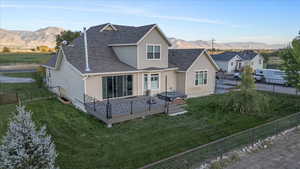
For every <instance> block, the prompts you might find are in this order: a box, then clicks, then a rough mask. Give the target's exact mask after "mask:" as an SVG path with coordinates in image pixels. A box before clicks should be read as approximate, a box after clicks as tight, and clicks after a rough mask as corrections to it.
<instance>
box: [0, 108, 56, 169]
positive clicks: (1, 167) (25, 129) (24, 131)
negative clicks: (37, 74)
mask: <svg viewBox="0 0 300 169" xmlns="http://www.w3.org/2000/svg"><path fill="white" fill-rule="evenodd" d="M31 114H32V113H31V112H30V111H26V110H25V107H24V106H17V114H16V115H15V116H14V117H13V118H12V120H11V122H10V124H9V127H8V131H7V133H6V136H4V138H3V142H2V143H3V144H2V145H1V146H0V169H57V168H56V167H55V159H56V157H57V153H56V151H55V145H54V143H53V142H52V141H51V137H50V136H49V135H47V134H46V127H45V126H44V127H42V128H41V129H40V130H37V128H36V126H35V124H34V122H33V121H32V119H31Z"/></svg>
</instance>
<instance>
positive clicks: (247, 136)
mask: <svg viewBox="0 0 300 169" xmlns="http://www.w3.org/2000/svg"><path fill="white" fill-rule="evenodd" d="M299 124H300V113H295V114H292V115H290V116H287V117H284V118H281V119H278V120H275V121H272V122H269V123H266V124H263V125H260V126H258V127H255V128H251V129H248V130H245V131H242V132H239V133H236V134H233V135H231V136H228V137H225V138H222V139H219V140H216V141H213V142H211V143H208V144H205V145H202V146H199V147H196V148H193V149H190V150H188V151H185V152H182V153H179V154H176V155H174V156H171V157H168V158H165V159H162V160H159V161H156V162H153V163H151V164H149V165H146V166H144V167H141V168H140V169H194V168H198V167H199V166H200V165H201V164H203V163H205V162H207V161H209V160H211V159H213V158H216V157H221V158H222V157H223V155H224V154H225V153H227V152H229V151H232V150H234V149H240V148H242V147H245V146H247V145H251V144H254V143H256V142H257V141H258V140H261V139H265V138H267V137H269V136H273V135H276V134H278V133H280V132H282V131H284V130H287V129H289V128H292V127H295V126H298V125H299Z"/></svg>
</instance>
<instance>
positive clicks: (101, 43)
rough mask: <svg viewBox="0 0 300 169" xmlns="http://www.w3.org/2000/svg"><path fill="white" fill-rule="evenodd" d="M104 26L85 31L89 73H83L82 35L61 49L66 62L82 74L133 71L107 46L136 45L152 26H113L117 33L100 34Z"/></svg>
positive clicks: (51, 61) (133, 69)
mask: <svg viewBox="0 0 300 169" xmlns="http://www.w3.org/2000/svg"><path fill="white" fill-rule="evenodd" d="M106 25H107V24H103V25H98V26H93V27H91V28H89V29H88V30H87V42H88V55H89V67H90V69H91V71H89V72H86V71H85V66H86V65H85V53H84V40H83V35H81V36H80V37H78V38H76V39H75V40H74V41H73V42H72V43H71V44H70V45H68V46H63V47H62V49H63V52H64V54H65V56H66V58H67V60H68V61H69V62H70V63H71V64H72V65H73V66H75V67H76V68H77V69H78V70H79V71H80V72H82V73H103V72H122V71H135V70H136V69H135V68H134V67H132V66H129V65H127V64H125V63H123V62H121V61H120V60H119V59H118V57H117V56H116V54H115V53H114V51H113V49H112V48H111V47H110V46H109V45H110V44H128V43H137V42H138V41H139V40H140V39H141V38H142V37H143V36H144V35H145V34H146V33H147V32H148V31H149V30H150V29H151V28H152V27H153V26H154V24H152V25H146V26H140V27H134V26H121V25H113V26H114V27H115V28H116V29H117V31H102V32H101V31H100V30H101V29H102V28H104V27H105V26H106ZM55 57H56V58H57V56H55ZM55 57H52V58H51V59H50V62H49V63H48V64H46V65H49V66H50V65H53V62H54V60H55V61H56V58H55Z"/></svg>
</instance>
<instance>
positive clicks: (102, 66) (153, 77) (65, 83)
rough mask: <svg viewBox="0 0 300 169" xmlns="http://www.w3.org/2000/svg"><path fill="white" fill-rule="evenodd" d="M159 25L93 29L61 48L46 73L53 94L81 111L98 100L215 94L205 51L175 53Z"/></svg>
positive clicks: (213, 69)
mask: <svg viewBox="0 0 300 169" xmlns="http://www.w3.org/2000/svg"><path fill="white" fill-rule="evenodd" d="M170 46H171V43H170V42H169V41H168V39H167V37H166V36H165V35H164V33H163V32H162V31H161V30H160V28H159V27H158V26H157V25H146V26H139V27H133V26H121V25H112V24H109V23H107V24H103V25H99V26H93V27H91V28H89V29H88V30H87V31H84V33H83V35H81V36H80V37H79V38H77V39H75V40H74V41H73V42H72V43H71V44H69V45H65V46H62V47H61V48H60V50H59V52H58V54H57V55H55V56H53V57H52V58H51V59H50V61H49V63H47V64H46V65H44V66H45V67H46V68H47V71H46V77H47V78H46V79H47V84H48V86H50V87H51V88H53V91H54V92H56V93H59V94H60V95H62V96H63V97H66V98H68V99H70V100H71V101H72V103H73V104H75V105H76V106H78V107H79V108H81V109H84V108H83V105H82V103H83V101H84V95H88V96H91V97H95V98H96V99H97V100H100V101H101V100H104V99H107V98H125V97H131V96H139V95H145V94H146V93H147V92H146V91H149V90H150V91H151V92H150V93H151V94H152V95H156V94H158V93H162V92H164V91H166V89H167V91H175V92H180V93H182V94H186V95H187V96H188V97H194V96H202V95H207V94H211V93H213V92H214V90H215V73H216V72H217V71H218V66H217V64H216V63H215V62H214V61H213V59H212V58H211V56H210V55H209V54H208V53H207V52H206V50H205V49H174V50H173V49H172V50H169V49H168V47H170Z"/></svg>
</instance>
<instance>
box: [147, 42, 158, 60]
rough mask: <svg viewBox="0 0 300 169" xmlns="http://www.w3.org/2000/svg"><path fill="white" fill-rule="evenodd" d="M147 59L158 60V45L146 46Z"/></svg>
mask: <svg viewBox="0 0 300 169" xmlns="http://www.w3.org/2000/svg"><path fill="white" fill-rule="evenodd" d="M147 59H150V60H151V59H153V60H155V59H160V45H147Z"/></svg>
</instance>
